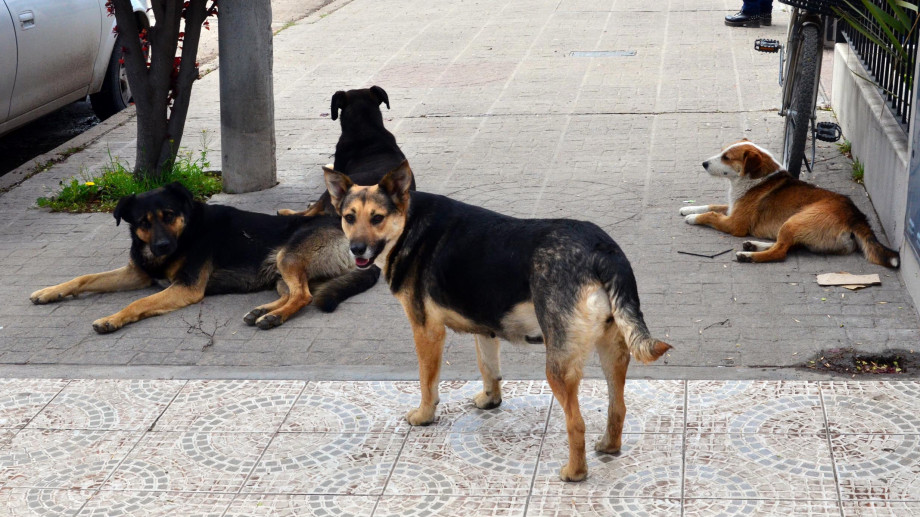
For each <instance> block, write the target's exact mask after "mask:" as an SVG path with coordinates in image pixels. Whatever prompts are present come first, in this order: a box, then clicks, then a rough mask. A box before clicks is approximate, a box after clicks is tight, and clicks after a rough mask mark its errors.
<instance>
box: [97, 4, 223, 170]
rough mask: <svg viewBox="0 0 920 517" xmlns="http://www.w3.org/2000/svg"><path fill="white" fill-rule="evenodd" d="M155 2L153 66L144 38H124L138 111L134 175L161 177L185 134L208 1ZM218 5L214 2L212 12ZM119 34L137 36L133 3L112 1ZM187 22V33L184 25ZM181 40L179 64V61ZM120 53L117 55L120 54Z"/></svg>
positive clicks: (149, 38)
mask: <svg viewBox="0 0 920 517" xmlns="http://www.w3.org/2000/svg"><path fill="white" fill-rule="evenodd" d="M187 3H188V6H187V7H184V6H183V2H181V1H178V0H153V1H152V2H151V6H152V8H153V15H154V20H155V24H154V26H153V27H151V28H150V29H149V31H148V34H147V41H149V43H150V65H149V67H148V65H147V60H146V55H145V53H144V51H143V48H142V47H141V41H140V38H133V37H128V38H123V39H122V41H123V47H122V49H121V50H122V51H123V58H124V60H125V69H126V72H127V75H128V83H129V84H130V85H131V92H132V95H133V96H134V105H135V107H136V109H137V157H136V159H135V162H134V175H135V176H136V177H138V178H145V177H161V176H162V175H163V174H165V173H166V172H167V171H168V170H169V169H170V168H171V167H172V164H173V162H174V161H175V159H176V154H177V153H178V151H179V146H180V144H181V143H182V133H183V131H184V130H185V120H186V116H187V115H188V105H189V101H190V100H191V94H192V84H193V83H194V81H195V79H197V78H198V63H197V62H196V61H197V59H198V41H199V39H200V36H201V26H202V23H204V21H205V19H206V18H207V16H208V15H209V12H210V11H209V9H208V8H207V0H190V1H189V2H187ZM215 4H216V2H212V8H213V6H214V5H215ZM113 5H114V7H115V19H116V22H117V25H118V31H119V33H120V34H138V28H137V22H136V21H135V19H134V16H133V11H132V9H131V4H130V1H129V0H114V2H113ZM183 14H184V18H185V32H184V34H183V33H182V32H180V26H181V25H180V23H181V21H182V19H183ZM180 39H181V40H182V42H183V44H182V54H181V58H176V50H177V49H178V45H179V41H180ZM117 50H118V49H116V51H117Z"/></svg>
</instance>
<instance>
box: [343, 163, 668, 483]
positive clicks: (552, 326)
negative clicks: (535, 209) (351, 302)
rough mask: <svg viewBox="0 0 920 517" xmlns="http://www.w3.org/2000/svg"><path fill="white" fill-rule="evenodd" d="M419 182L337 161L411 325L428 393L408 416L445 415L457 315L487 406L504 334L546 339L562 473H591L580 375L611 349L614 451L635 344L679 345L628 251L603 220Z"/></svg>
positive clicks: (371, 252) (347, 195)
mask: <svg viewBox="0 0 920 517" xmlns="http://www.w3.org/2000/svg"><path fill="white" fill-rule="evenodd" d="M411 183H412V171H411V170H410V169H409V165H408V163H407V162H403V163H402V164H401V165H400V166H399V168H397V169H395V170H393V171H391V172H390V173H388V174H387V175H386V176H385V177H384V178H383V179H382V180H381V181H380V183H379V184H378V185H375V186H371V187H361V186H356V185H354V184H353V183H352V182H351V180H349V179H348V176H346V175H344V174H340V173H338V172H334V171H331V170H327V171H326V186H327V188H328V189H329V193H330V195H331V197H332V203H333V206H334V207H335V208H336V210H338V211H339V213H340V214H341V215H342V228H343V229H344V230H345V235H346V236H347V237H348V240H349V242H350V244H351V252H352V254H353V255H354V257H355V264H356V265H357V266H358V267H359V268H368V267H370V266H371V265H373V264H376V265H377V266H379V267H380V268H381V269H382V270H383V271H384V275H385V278H386V280H387V282H388V283H389V285H390V289H391V290H392V291H393V294H394V295H395V296H396V298H397V299H399V301H400V302H401V303H402V306H403V308H404V309H405V311H406V314H407V315H408V317H409V323H410V324H411V326H412V332H413V335H414V337H415V347H416V352H417V353H418V359H419V374H420V375H419V376H420V380H421V385H422V401H421V405H419V407H418V408H417V409H413V410H412V411H410V412H409V414H408V415H407V418H408V420H409V423H410V424H412V425H426V424H429V423H431V422H432V420H433V419H434V412H435V405H436V404H437V403H438V373H439V371H440V367H441V356H442V352H443V347H444V337H445V328H446V327H449V328H451V329H453V330H455V331H457V332H468V333H472V334H475V337H476V354H477V359H478V362H479V369H480V371H481V372H482V378H483V391H482V392H481V393H479V394H477V395H476V396H475V398H474V400H473V402H474V403H475V404H476V406H477V407H479V408H482V409H490V408H494V407H496V406H498V405H499V404H500V403H501V400H502V396H501V371H500V366H499V341H498V340H499V338H501V339H504V340H507V341H510V342H513V343H514V342H516V343H523V342H528V343H540V342H545V344H546V376H547V379H548V380H549V384H550V386H551V387H552V390H553V394H554V395H555V396H556V398H557V399H558V400H559V403H560V404H561V405H562V408H563V410H564V411H565V417H566V427H567V430H568V438H569V461H568V464H567V465H566V466H565V467H563V468H562V471H561V472H560V477H561V478H562V479H563V480H566V481H579V480H582V479H584V478H585V476H586V475H587V464H586V460H585V422H584V420H583V419H582V416H581V412H580V410H579V407H578V385H579V383H580V381H581V377H582V367H583V365H584V361H585V358H586V356H587V355H588V354H589V353H590V351H591V348H592V347H597V350H598V353H599V354H600V358H601V364H602V366H603V368H604V373H605V374H606V377H607V383H608V387H609V393H610V406H609V413H608V420H607V432H606V434H605V435H604V437H603V438H601V439H600V441H598V442H597V445H596V446H595V449H596V450H598V451H601V452H608V453H614V452H617V451H619V450H620V444H621V437H622V431H623V419H624V417H625V414H626V405H625V402H624V400H623V386H624V383H625V380H626V369H627V366H628V365H629V356H630V353H632V355H633V356H634V357H635V358H636V359H638V360H640V361H643V362H648V361H654V360H655V359H657V358H658V357H660V356H661V355H662V354H664V353H665V352H666V351H667V350H668V349H670V348H671V346H670V345H668V344H666V343H664V342H662V341H658V340H656V339H654V338H652V337H651V335H650V334H649V330H648V328H647V327H646V325H645V322H644V320H643V318H642V312H641V311H640V310H639V294H638V291H637V289H636V280H635V277H634V276H633V272H632V268H631V267H630V265H629V261H627V260H626V256H625V255H623V252H622V250H620V248H619V246H617V244H616V243H615V242H614V241H613V239H611V238H610V236H608V235H607V234H606V233H604V231H603V230H601V229H600V228H598V227H597V226H596V225H594V224H591V223H588V222H582V221H573V220H568V219H515V218H513V217H509V216H505V215H501V214H498V213H495V212H491V211H489V210H486V209H483V208H479V207H475V206H471V205H467V204H464V203H460V202H458V201H454V200H451V199H449V198H447V197H444V196H438V195H434V194H426V193H422V192H410V191H409V185H410V184H411Z"/></svg>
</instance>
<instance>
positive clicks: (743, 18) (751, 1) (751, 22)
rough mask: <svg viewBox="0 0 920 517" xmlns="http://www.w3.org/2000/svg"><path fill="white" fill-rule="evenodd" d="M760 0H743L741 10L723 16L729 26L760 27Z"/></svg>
mask: <svg viewBox="0 0 920 517" xmlns="http://www.w3.org/2000/svg"><path fill="white" fill-rule="evenodd" d="M761 3H762V0H743V3H742V5H741V10H740V11H738V12H737V13H735V14H730V15H728V16H726V17H725V25H728V26H729V27H760V22H761V17H762V16H761Z"/></svg>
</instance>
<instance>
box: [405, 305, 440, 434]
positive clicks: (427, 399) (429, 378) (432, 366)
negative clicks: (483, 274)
mask: <svg viewBox="0 0 920 517" xmlns="http://www.w3.org/2000/svg"><path fill="white" fill-rule="evenodd" d="M445 334H446V329H445V327H444V325H443V324H442V323H437V322H432V321H431V320H430V319H429V320H428V321H427V322H426V323H424V324H420V323H417V322H415V321H413V322H412V335H413V336H414V337H415V353H416V354H418V373H419V381H421V384H422V403H421V404H419V407H417V408H416V409H413V410H411V411H409V413H408V414H407V415H406V419H407V420H408V421H409V424H410V425H428V424H430V423H431V422H433V421H434V408H435V406H436V405H437V404H438V402H439V400H440V397H439V396H438V379H439V374H440V372H441V356H442V355H443V353H444V337H445Z"/></svg>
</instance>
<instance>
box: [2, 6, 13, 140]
mask: <svg viewBox="0 0 920 517" xmlns="http://www.w3.org/2000/svg"><path fill="white" fill-rule="evenodd" d="M15 80H16V32H15V29H14V27H13V18H12V17H11V16H10V11H9V9H7V8H6V2H4V1H3V0H0V122H3V121H4V120H6V119H7V118H9V114H10V97H11V96H12V95H13V83H14V81H15Z"/></svg>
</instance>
